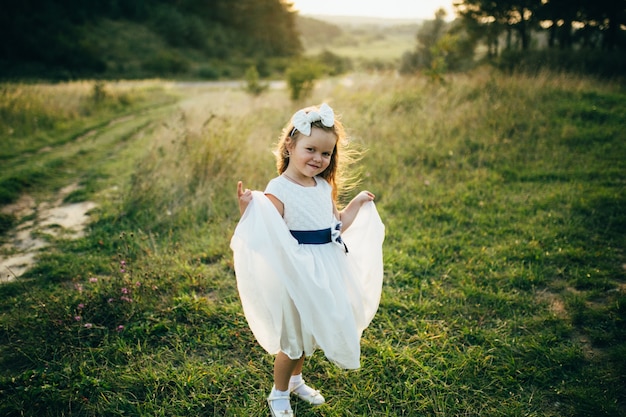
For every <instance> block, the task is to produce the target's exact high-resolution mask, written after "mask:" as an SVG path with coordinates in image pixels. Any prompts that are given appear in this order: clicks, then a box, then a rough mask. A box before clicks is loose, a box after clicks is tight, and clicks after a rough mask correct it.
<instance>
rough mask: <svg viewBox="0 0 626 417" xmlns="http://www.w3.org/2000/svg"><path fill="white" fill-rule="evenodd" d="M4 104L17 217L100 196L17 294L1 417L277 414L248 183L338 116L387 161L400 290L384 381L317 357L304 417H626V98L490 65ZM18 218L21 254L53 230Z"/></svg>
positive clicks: (6, 156)
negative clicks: (250, 248) (252, 316)
mask: <svg viewBox="0 0 626 417" xmlns="http://www.w3.org/2000/svg"><path fill="white" fill-rule="evenodd" d="M102 89H104V90H103V91H106V93H105V94H104V96H102V97H101V98H100V99H97V97H99V96H98V94H99V93H98V91H99V90H102ZM42 91H45V92H46V94H49V96H47V98H46V100H43V101H42V100H41V97H42V95H43V93H42ZM0 92H1V93H2V94H3V100H2V104H1V105H0V106H2V108H1V109H0V129H1V131H2V134H3V137H6V138H8V139H7V140H8V141H10V142H8V143H10V144H11V146H6V147H5V146H3V147H2V150H0V161H1V162H0V163H1V164H2V172H1V173H0V195H1V196H2V198H3V200H2V201H3V204H8V203H10V202H14V201H16V200H17V199H18V198H19V197H20V196H22V195H24V194H29V195H32V196H34V198H35V199H36V200H37V201H47V200H54V199H55V198H56V196H57V193H58V190H59V189H60V188H62V187H63V186H66V185H68V184H71V183H78V184H79V186H80V188H79V189H78V190H77V191H76V192H74V193H72V195H71V196H69V197H68V201H83V200H85V201H86V200H88V201H93V202H95V203H97V205H98V207H97V208H96V209H95V210H93V211H92V212H91V219H92V221H91V223H90V225H89V227H88V230H87V231H88V233H87V235H86V236H85V237H83V238H80V239H74V240H70V239H63V238H62V237H56V236H49V235H47V236H43V238H45V239H47V241H48V242H49V246H48V247H47V248H46V249H45V250H43V251H42V252H41V253H40V254H39V257H38V262H37V264H36V265H35V266H34V267H33V268H32V269H31V270H30V271H29V272H28V273H26V274H25V275H23V276H21V277H19V278H17V279H14V280H12V281H11V282H9V283H5V284H2V285H0V369H1V370H2V371H0V398H1V401H0V415H3V416H22V415H26V416H105V415H106V416H118V415H119V416H121V415H132V416H187V415H201V416H267V415H269V410H268V409H267V405H266V403H265V397H266V396H267V394H268V392H269V389H270V387H271V384H272V363H273V358H272V357H271V356H269V355H267V354H266V353H264V351H262V349H261V348H260V347H259V346H258V345H257V344H256V342H255V340H254V338H253V336H252V335H251V333H250V331H249V330H248V327H247V325H246V321H245V318H244V316H243V313H242V310H241V306H240V303H239V299H238V295H237V289H236V285H235V278H234V272H233V263H232V254H231V252H230V249H229V240H230V237H231V235H232V231H233V229H234V227H235V225H236V223H237V221H238V217H239V213H238V209H237V203H236V198H235V186H236V181H237V180H239V179H241V180H243V181H244V184H245V185H246V186H248V187H250V188H256V189H262V188H263V187H264V186H265V185H266V183H267V181H268V180H269V179H270V178H272V177H273V176H274V175H275V174H274V162H273V155H272V154H271V149H272V145H273V143H274V141H275V139H276V138H277V136H278V134H279V132H280V129H281V128H282V127H283V125H284V123H285V122H286V121H287V120H288V119H289V117H290V116H291V114H292V113H293V112H294V110H295V109H297V108H298V107H300V106H304V105H306V104H309V103H319V102H321V101H328V102H329V103H330V104H331V105H332V106H333V107H334V109H335V110H336V112H338V113H340V114H341V117H342V120H343V122H344V124H345V125H346V126H347V127H348V129H349V133H350V135H351V137H352V140H353V142H354V143H355V145H358V146H359V147H361V148H363V149H365V150H366V152H365V154H364V158H363V160H362V161H361V163H360V164H359V168H360V169H361V178H362V187H363V188H367V189H369V190H371V191H372V192H374V193H375V194H376V195H377V207H378V209H379V212H380V214H381V217H382V219H383V221H384V223H385V225H386V230H387V235H386V241H385V245H384V258H385V282H384V288H383V295H382V299H381V304H380V309H379V311H378V314H377V315H376V317H375V318H374V321H373V322H372V324H371V326H370V327H369V328H368V329H367V330H366V332H365V334H364V336H363V340H362V368H361V369H360V370H358V371H350V372H346V371H342V370H339V369H337V368H336V367H334V366H333V365H332V364H330V363H329V362H328V361H327V360H325V358H324V355H323V353H322V352H318V353H317V354H316V355H315V356H314V357H313V358H312V359H311V360H309V361H308V362H307V364H306V368H305V372H306V375H305V377H306V378H307V380H308V381H310V382H311V384H312V385H314V386H316V387H319V388H320V389H321V390H322V391H323V393H324V395H325V397H326V398H327V404H325V405H323V406H320V407H318V408H313V407H309V406H307V405H306V404H302V403H299V402H295V401H294V402H293V405H294V408H295V411H296V415H298V416H301V417H304V416H336V417H345V416H621V415H626V394H625V393H626V390H625V389H624V388H625V387H626V359H625V358H626V324H625V322H624V320H625V319H626V308H625V307H626V255H625V254H624V249H625V243H626V242H625V236H626V235H625V233H624V232H625V231H626V193H625V186H626V133H624V129H623V126H624V120H626V92H625V90H624V87H623V85H620V84H610V83H599V82H597V81H595V80H592V79H587V78H579V77H575V76H566V75H557V74H549V73H544V74H539V75H537V76H535V77H528V76H524V75H513V76H504V75H501V74H497V73H492V72H490V71H487V70H479V71H476V72H474V73H473V74H469V75H458V76H448V78H447V80H446V83H445V84H431V83H429V82H428V80H427V79H422V78H419V77H414V78H397V77H394V76H391V75H389V76H386V75H379V76H374V75H370V76H362V75H353V76H351V77H350V79H349V80H347V79H341V80H339V79H337V80H325V81H323V82H320V83H319V85H318V88H317V89H316V90H315V91H314V94H313V97H311V98H309V99H308V100H307V101H306V103H305V102H303V103H291V102H290V101H289V99H288V92H287V91H285V90H280V89H273V90H269V91H268V92H266V93H265V94H264V95H262V96H260V97H252V96H249V95H246V94H245V92H243V91H242V90H237V89H232V88H231V89H228V88H215V87H208V86H202V85H199V86H195V87H190V86H186V87H182V86H179V85H176V84H170V83H160V82H158V81H154V82H149V83H146V84H141V85H140V86H137V85H134V86H130V85H125V84H123V83H120V84H115V85H114V84H106V85H100V86H99V87H96V86H95V85H92V84H87V85H77V84H58V85H55V86H45V85H30V86H25V85H19V86H16V85H3V86H2V87H1V89H0ZM7 97H11V100H9V99H8V98H7ZM63 100H65V101H66V102H68V103H72V104H68V105H63V106H61V105H53V104H56V103H59V102H61V101H63ZM7 103H10V106H9V105H8V104H7ZM97 103H99V104H97ZM70 110H71V111H70ZM44 115H45V117H44ZM42 118H44V119H45V121H46V123H45V124H42V123H40V122H41V120H43V119H42ZM86 134H88V135H87V136H85V135H86ZM3 140H5V139H3ZM2 216H3V217H1V219H2V224H3V225H4V226H3V230H2V232H3V234H2V241H3V242H5V243H10V242H12V239H11V236H12V230H14V228H15V227H20V226H21V225H23V224H24V223H25V222H28V221H34V222H36V221H37V218H36V213H35V214H33V215H31V216H30V217H27V218H20V217H18V216H13V215H10V214H3V215H2ZM14 250H15V249H11V248H9V247H7V246H4V247H3V248H2V249H1V252H0V254H8V253H11V252H12V251H14ZM2 273H3V274H6V273H7V272H6V271H2Z"/></svg>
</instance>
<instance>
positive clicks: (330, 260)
mask: <svg viewBox="0 0 626 417" xmlns="http://www.w3.org/2000/svg"><path fill="white" fill-rule="evenodd" d="M384 236H385V227H384V225H383V223H382V221H381V219H380V217H379V215H378V212H377V211H376V206H375V205H374V203H373V202H369V203H366V204H364V205H363V206H362V207H361V209H360V210H359V213H358V215H357V217H356V218H355V220H354V222H353V223H352V225H351V226H350V227H349V228H348V229H347V230H346V231H345V232H344V233H343V234H342V235H341V237H342V239H343V243H345V247H344V244H340V243H337V242H331V243H326V244H319V245H315V244H300V243H298V241H297V240H296V239H295V238H294V237H293V236H292V235H291V233H290V232H289V229H288V227H287V225H286V223H285V221H284V220H283V218H282V217H281V216H280V214H279V213H278V210H276V207H275V206H274V205H273V204H272V202H271V201H270V200H269V199H268V198H267V197H266V196H265V195H264V194H263V193H262V192H260V191H253V197H252V201H251V203H250V204H249V205H248V207H247V209H246V211H245V213H244V214H243V216H242V218H241V220H240V221H239V224H238V225H237V227H236V229H235V232H234V234H233V237H232V239H231V249H232V250H233V255H234V263H235V274H236V277H237V288H238V290H239V296H240V299H241V303H242V306H243V311H244V314H245V316H246V320H247V321H248V325H249V326H250V329H251V331H252V333H253V334H254V336H255V338H256V339H257V341H258V343H259V344H260V345H261V347H263V349H265V350H266V351H267V352H268V353H271V354H276V353H278V352H279V351H282V352H284V353H285V354H286V355H288V356H289V357H290V358H291V359H297V358H299V357H301V356H302V354H305V355H306V356H310V355H312V354H313V352H314V351H315V349H317V348H320V349H321V350H322V351H323V352H324V354H325V355H326V357H327V358H328V359H329V360H330V361H331V362H333V363H335V364H337V365H338V366H339V367H341V368H345V369H356V368H358V367H359V366H360V338H361V335H362V333H363V330H365V328H366V327H367V326H368V325H369V323H370V322H371V320H372V319H373V317H374V315H375V313H376V310H377V309H378V305H379V302H380V295H381V290H382V282H383V258H382V243H383V240H384ZM346 247H347V249H348V252H346V249H345V248H346Z"/></svg>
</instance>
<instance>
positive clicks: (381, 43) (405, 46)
mask: <svg viewBox="0 0 626 417" xmlns="http://www.w3.org/2000/svg"><path fill="white" fill-rule="evenodd" d="M415 45H416V40H415V36H414V35H413V36H410V35H387V36H385V37H384V38H382V39H371V40H355V42H354V43H353V44H350V45H330V46H329V47H321V46H316V47H311V48H308V49H307V50H306V54H307V55H317V54H319V53H320V52H322V51H323V50H324V49H326V50H328V51H331V52H333V53H335V54H337V55H340V56H343V57H348V58H351V59H354V60H357V61H358V60H367V61H375V60H380V61H385V62H396V61H399V60H400V58H401V57H402V54H404V53H405V52H407V51H412V50H414V49H415Z"/></svg>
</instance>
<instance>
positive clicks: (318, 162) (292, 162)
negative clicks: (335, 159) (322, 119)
mask: <svg viewBox="0 0 626 417" xmlns="http://www.w3.org/2000/svg"><path fill="white" fill-rule="evenodd" d="M336 143H337V137H336V136H335V134H334V133H333V132H332V131H327V130H324V129H320V128H317V127H313V128H312V129H311V136H305V135H302V134H300V135H298V139H297V140H295V141H293V142H291V143H290V144H288V147H287V148H288V150H289V152H290V157H289V165H288V166H287V169H286V170H285V174H287V176H289V177H290V178H292V179H294V180H296V181H298V182H300V183H301V184H314V182H312V181H311V180H312V178H313V177H314V176H316V175H319V174H321V173H322V172H324V170H325V169H326V168H328V165H329V164H330V161H331V157H332V155H333V152H334V151H335V145H336Z"/></svg>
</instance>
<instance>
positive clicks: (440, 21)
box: [399, 9, 475, 81]
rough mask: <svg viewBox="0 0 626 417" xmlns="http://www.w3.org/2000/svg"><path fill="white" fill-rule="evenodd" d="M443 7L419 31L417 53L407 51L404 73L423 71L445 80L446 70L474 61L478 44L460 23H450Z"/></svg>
mask: <svg viewBox="0 0 626 417" xmlns="http://www.w3.org/2000/svg"><path fill="white" fill-rule="evenodd" d="M445 17H446V13H445V11H444V10H443V9H441V10H439V11H437V13H436V14H435V19H434V20H427V21H425V22H424V23H423V24H422V26H421V27H420V29H419V30H418V31H417V35H416V38H417V45H416V47H415V50H414V51H413V52H405V53H404V54H403V55H402V59H401V61H400V67H399V71H400V73H401V74H411V73H414V72H416V71H423V72H424V73H425V74H426V75H428V76H429V77H430V78H431V79H432V80H434V81H443V76H444V74H445V73H446V72H448V71H449V70H450V71H459V70H465V69H468V68H469V67H471V66H472V64H473V54H474V49H475V45H474V43H473V41H471V40H470V39H469V38H468V37H467V36H466V34H465V31H464V30H463V28H461V27H460V26H459V25H458V24H457V23H456V22H454V23H447V22H446V21H445V20H444V18H445Z"/></svg>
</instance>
